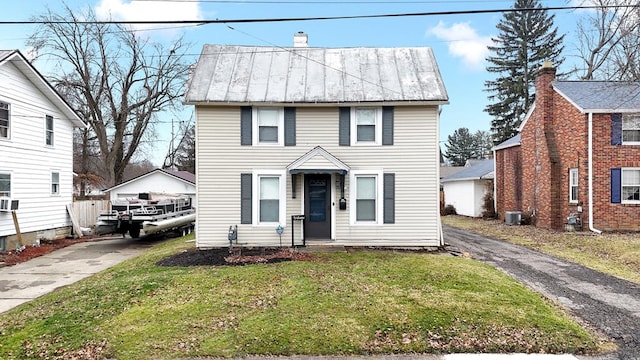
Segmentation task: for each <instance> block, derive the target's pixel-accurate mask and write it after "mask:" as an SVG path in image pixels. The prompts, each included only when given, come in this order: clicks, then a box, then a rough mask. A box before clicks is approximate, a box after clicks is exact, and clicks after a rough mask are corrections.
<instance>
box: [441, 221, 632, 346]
mask: <svg viewBox="0 0 640 360" xmlns="http://www.w3.org/2000/svg"><path fill="white" fill-rule="evenodd" d="M444 239H445V242H446V243H447V244H448V245H450V247H452V248H453V249H454V250H455V249H456V248H457V249H459V250H460V251H464V252H468V253H469V254H470V256H471V257H472V258H474V259H477V260H479V261H482V262H485V263H487V264H489V265H492V266H494V267H496V268H498V269H501V270H503V271H505V272H506V273H508V274H509V275H511V276H513V277H514V278H515V279H517V280H519V281H520V282H522V283H524V284H526V285H527V286H529V287H531V288H533V289H534V290H536V291H539V292H541V293H543V294H545V295H546V296H547V297H549V298H551V299H553V300H556V301H558V302H559V303H560V304H562V305H563V306H565V307H567V308H569V309H570V310H571V311H572V312H573V313H574V314H575V315H577V316H578V317H579V318H580V319H582V320H584V321H586V322H587V323H588V324H590V325H591V326H593V327H594V328H596V329H598V330H600V331H601V332H602V333H604V334H606V335H607V336H609V337H611V338H613V339H614V340H615V341H616V342H617V343H618V346H619V350H618V352H617V353H616V354H614V355H611V356H607V357H603V358H607V359H640V285H638V284H635V283H632V282H628V281H625V280H621V279H619V278H616V277H613V276H610V275H605V274H603V273H600V272H597V271H594V270H591V269H588V268H585V267H584V266H581V265H577V264H574V263H571V262H568V261H565V260H560V259H557V258H554V257H552V256H549V255H545V254H542V253H540V252H537V251H535V250H531V249H527V248H525V247H522V246H518V245H513V244H510V243H507V242H505V241H502V240H496V239H491V238H487V237H484V236H481V235H477V234H474V233H471V232H468V231H464V230H460V229H457V228H453V227H450V226H446V225H445V226H444Z"/></svg>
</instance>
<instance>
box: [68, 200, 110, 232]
mask: <svg viewBox="0 0 640 360" xmlns="http://www.w3.org/2000/svg"><path fill="white" fill-rule="evenodd" d="M108 210H109V200H76V201H74V202H73V211H74V212H75V215H76V217H77V218H78V223H79V224H80V226H81V227H85V228H90V227H93V226H95V224H96V219H97V218H98V215H100V213H101V212H105V211H108Z"/></svg>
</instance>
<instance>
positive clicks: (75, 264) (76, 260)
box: [0, 237, 158, 313]
mask: <svg viewBox="0 0 640 360" xmlns="http://www.w3.org/2000/svg"><path fill="white" fill-rule="evenodd" d="M157 242H158V241H157V240H156V241H151V240H145V239H144V238H141V239H135V240H134V239H131V238H129V237H127V238H122V237H118V238H110V239H102V240H99V241H89V242H84V243H78V244H74V245H71V246H68V247H65V248H63V249H59V250H56V251H53V252H51V253H49V254H46V255H43V256H40V257H37V258H34V259H31V260H29V261H27V262H24V263H21V264H17V265H14V266H6V267H3V268H0V313H3V312H5V311H7V310H9V309H12V308H14V307H16V306H18V305H20V304H23V303H26V302H28V301H31V300H33V299H35V298H37V297H39V296H42V295H44V294H46V293H49V292H51V291H53V290H55V289H57V288H59V287H61V286H66V285H69V284H72V283H74V282H76V281H78V280H81V279H84V278H86V277H88V276H91V275H93V274H95V273H97V272H100V271H102V270H104V269H107V268H109V267H111V266H113V265H116V264H118V263H120V262H122V261H124V260H127V259H129V258H132V257H135V256H137V255H139V254H140V253H141V252H142V251H144V250H145V249H147V248H149V247H151V246H153V244H156V243H157Z"/></svg>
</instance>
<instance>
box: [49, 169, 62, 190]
mask: <svg viewBox="0 0 640 360" xmlns="http://www.w3.org/2000/svg"><path fill="white" fill-rule="evenodd" d="M59 194H60V173H59V172H55V171H54V172H52V173H51V195H59Z"/></svg>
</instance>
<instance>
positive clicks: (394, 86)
mask: <svg viewBox="0 0 640 360" xmlns="http://www.w3.org/2000/svg"><path fill="white" fill-rule="evenodd" d="M448 100H449V98H448V95H447V92H446V90H445V87H444V83H443V81H442V77H441V75H440V70H439V69H438V66H437V64H436V60H435V57H434V55H433V51H432V50H431V48H428V47H406V48H308V47H296V48H282V47H257V46H230V45H205V46H204V47H203V49H202V53H201V55H200V58H199V60H198V63H197V64H196V66H195V69H194V70H193V73H192V74H191V79H190V82H189V86H188V90H187V93H186V96H185V103H187V104H202V103H212V104H247V103H249V104H265V103H280V104H287V103H289V104H293V103H296V104H322V103H325V104H326V103H330V104H335V103H354V102H355V103H362V102H421V103H425V102H428V103H433V104H446V103H448Z"/></svg>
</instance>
